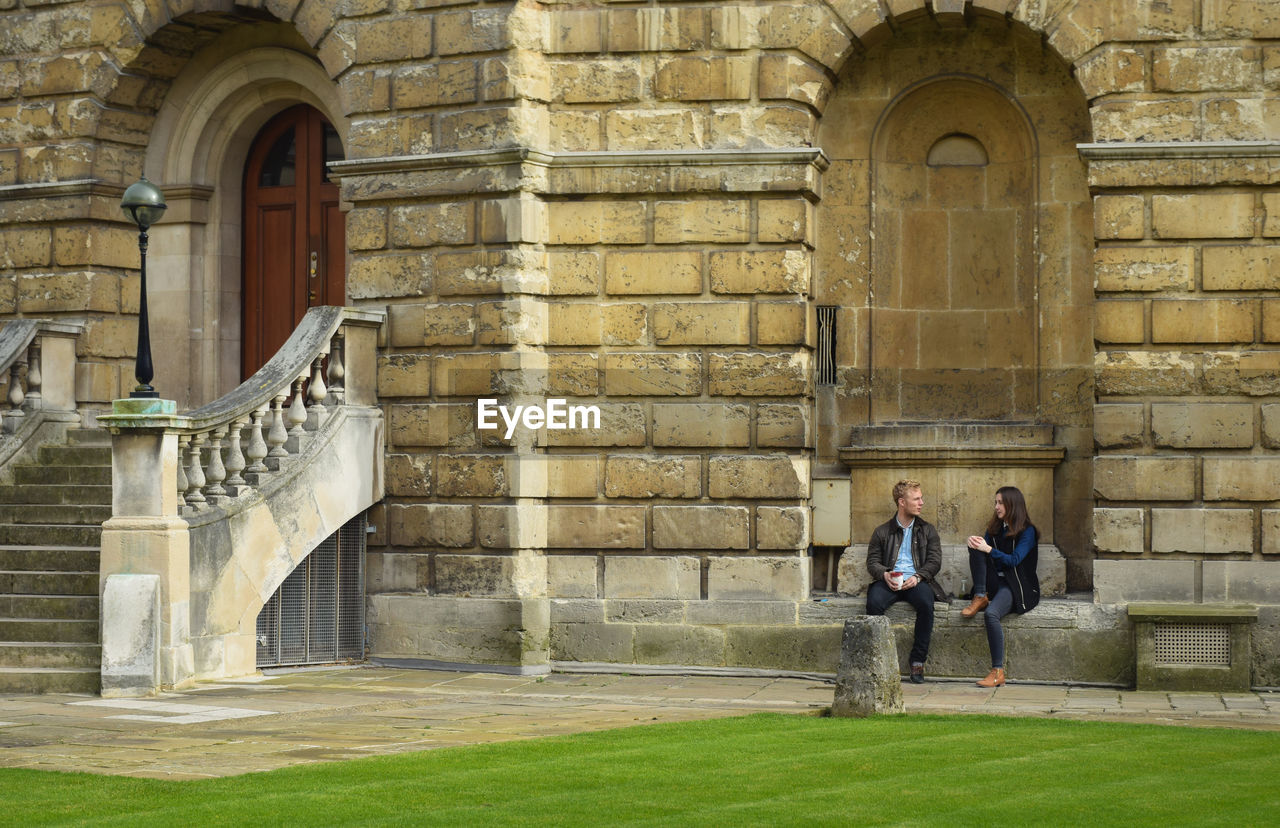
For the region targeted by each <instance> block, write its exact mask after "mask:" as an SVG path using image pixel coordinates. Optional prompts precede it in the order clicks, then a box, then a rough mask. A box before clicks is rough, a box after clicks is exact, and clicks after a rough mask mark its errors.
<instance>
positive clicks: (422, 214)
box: [391, 202, 475, 247]
mask: <svg viewBox="0 0 1280 828" xmlns="http://www.w3.org/2000/svg"><path fill="white" fill-rule="evenodd" d="M474 238H475V205H474V204H472V203H471V202H446V203H443V204H408V205H404V206H401V207H394V208H392V210H391V243H392V244H393V245H395V246H396V247H432V246H435V245H444V244H470V243H471V242H472V241H473V240H474Z"/></svg>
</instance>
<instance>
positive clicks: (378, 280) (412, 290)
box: [347, 253, 433, 299]
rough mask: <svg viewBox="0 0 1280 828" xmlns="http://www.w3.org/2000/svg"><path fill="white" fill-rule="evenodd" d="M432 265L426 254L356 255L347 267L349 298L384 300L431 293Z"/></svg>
mask: <svg viewBox="0 0 1280 828" xmlns="http://www.w3.org/2000/svg"><path fill="white" fill-rule="evenodd" d="M432 271H433V265H432V260H431V257H430V256H429V255H428V254H424V253H411V254H404V253H381V254H353V256H352V258H351V260H350V261H349V262H348V264H347V298H349V299H385V298H389V297H394V296H425V295H427V294H429V293H431V284H432Z"/></svg>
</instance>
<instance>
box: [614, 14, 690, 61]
mask: <svg viewBox="0 0 1280 828" xmlns="http://www.w3.org/2000/svg"><path fill="white" fill-rule="evenodd" d="M703 12H704V10H703V9H700V8H688V9H681V8H641V9H610V10H609V11H608V12H607V13H606V26H605V31H606V32H607V38H608V39H607V43H606V48H607V49H608V50H609V51H610V52H678V51H689V50H691V49H701V48H703V47H704V46H706V45H707V38H708V31H707V20H706V15H705V14H704V13H703Z"/></svg>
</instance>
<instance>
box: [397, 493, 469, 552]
mask: <svg viewBox="0 0 1280 828" xmlns="http://www.w3.org/2000/svg"><path fill="white" fill-rule="evenodd" d="M387 522H388V524H389V535H390V537H389V540H390V542H391V545H392V546H417V547H422V546H426V547H433V546H444V547H461V546H471V545H472V544H474V543H475V525H474V523H475V521H474V518H473V516H472V510H471V507H470V506H467V505H462V504H449V503H414V504H409V505H400V504H392V505H390V506H388V507H387Z"/></svg>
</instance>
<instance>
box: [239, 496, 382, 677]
mask: <svg viewBox="0 0 1280 828" xmlns="http://www.w3.org/2000/svg"><path fill="white" fill-rule="evenodd" d="M364 553H365V516H364V515H363V514H360V515H357V516H356V517H354V518H352V519H351V520H349V521H347V523H346V525H345V526H343V527H342V528H341V529H339V530H338V531H337V532H334V533H333V534H332V535H330V536H329V537H328V538H326V539H325V540H324V541H323V542H322V543H321V544H320V545H319V546H317V547H316V548H315V549H313V550H312V551H311V554H309V555H307V557H305V558H303V559H302V562H301V563H299V564H298V566H297V567H296V568H295V569H294V570H293V572H291V573H289V577H288V578H285V580H284V583H283V584H281V585H280V588H279V589H277V590H276V593H275V595H272V596H271V599H270V600H269V601H267V603H266V604H265V605H263V607H262V611H261V612H260V613H258V666H259V667H282V666H286V665H298V664H330V663H333V662H335V661H343V660H346V659H353V658H354V659H360V658H364Z"/></svg>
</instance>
